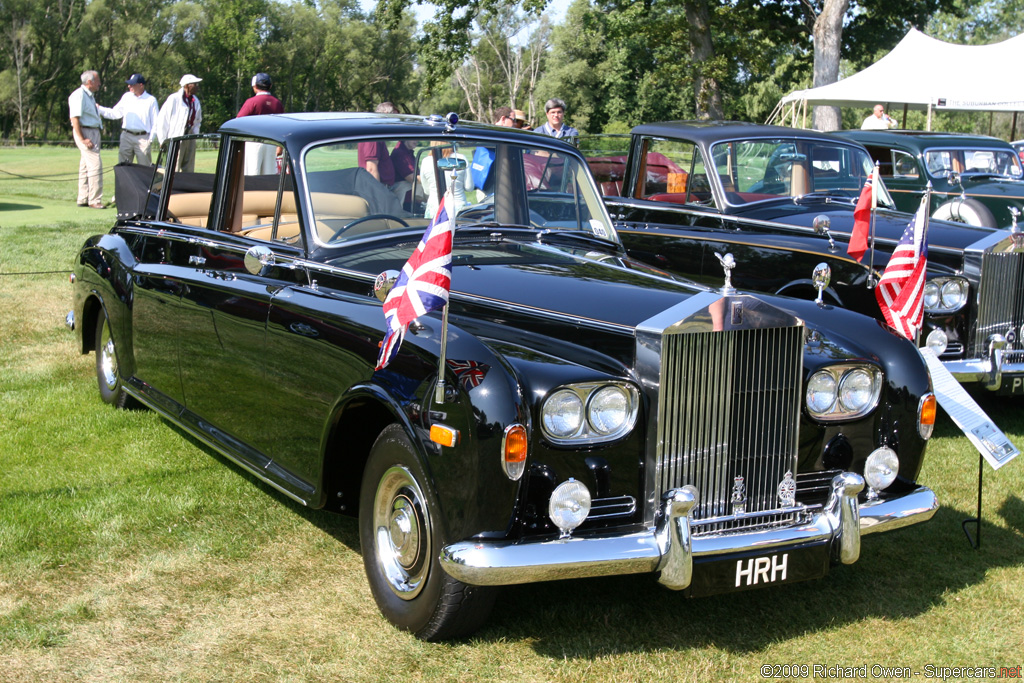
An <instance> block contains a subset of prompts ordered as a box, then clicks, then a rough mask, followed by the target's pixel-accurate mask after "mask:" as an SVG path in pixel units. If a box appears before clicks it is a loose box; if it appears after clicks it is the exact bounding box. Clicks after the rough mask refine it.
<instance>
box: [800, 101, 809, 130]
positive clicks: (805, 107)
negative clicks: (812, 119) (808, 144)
mask: <svg viewBox="0 0 1024 683" xmlns="http://www.w3.org/2000/svg"><path fill="white" fill-rule="evenodd" d="M800 127H801V128H807V100H804V118H803V121H802V122H801V123H800Z"/></svg>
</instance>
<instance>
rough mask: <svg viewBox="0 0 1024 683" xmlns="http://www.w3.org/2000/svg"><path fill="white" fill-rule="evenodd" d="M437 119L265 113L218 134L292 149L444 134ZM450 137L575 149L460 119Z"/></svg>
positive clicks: (238, 121) (230, 125)
mask: <svg viewBox="0 0 1024 683" xmlns="http://www.w3.org/2000/svg"><path fill="white" fill-rule="evenodd" d="M444 131H445V123H444V121H443V119H441V118H432V117H426V116H408V115H396V114H369V113H364V112H302V113H295V114H267V115H263V116H243V117H241V118H236V119H231V120H229V121H226V122H225V123H224V124H223V125H222V126H221V127H220V129H219V131H218V132H220V133H227V134H232V135H251V136H254V137H262V138H269V139H271V140H276V141H280V142H286V143H287V144H288V146H289V148H291V149H292V150H296V149H301V148H302V147H305V146H306V145H308V144H310V143H314V142H318V141H320V140H332V139H337V138H346V137H379V138H391V139H395V138H401V137H416V136H421V137H425V136H431V135H437V134H440V133H444ZM447 135H451V136H452V137H454V138H459V137H465V136H469V137H475V138H484V139H494V140H506V141H508V140H516V141H517V142H518V141H521V142H522V144H527V145H531V146H535V147H536V146H545V147H551V148H554V149H559V150H571V151H573V152H575V149H576V148H575V147H573V146H572V145H569V144H568V143H565V142H563V141H561V140H556V139H555V138H553V137H550V136H547V135H542V134H540V133H534V132H532V131H523V130H518V129H516V128H504V127H501V126H493V125H490V124H486V123H479V122H477V121H462V120H460V121H459V122H458V123H457V124H456V126H455V129H454V131H453V132H450V133H447Z"/></svg>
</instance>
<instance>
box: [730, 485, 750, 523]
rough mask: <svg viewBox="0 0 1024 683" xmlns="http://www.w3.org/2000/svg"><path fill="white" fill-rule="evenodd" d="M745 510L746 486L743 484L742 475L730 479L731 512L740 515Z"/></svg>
mask: <svg viewBox="0 0 1024 683" xmlns="http://www.w3.org/2000/svg"><path fill="white" fill-rule="evenodd" d="M746 511H747V487H746V486H744V484H743V477H736V478H735V479H733V480H732V514H734V515H742V514H743V513H744V512H746Z"/></svg>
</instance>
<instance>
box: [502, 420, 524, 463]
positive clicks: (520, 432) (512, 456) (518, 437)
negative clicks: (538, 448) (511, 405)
mask: <svg viewBox="0 0 1024 683" xmlns="http://www.w3.org/2000/svg"><path fill="white" fill-rule="evenodd" d="M524 460H526V427H524V426H522V425H513V426H512V427H511V428H510V429H509V430H508V433H507V434H506V435H505V462H508V463H512V462H523V461H524Z"/></svg>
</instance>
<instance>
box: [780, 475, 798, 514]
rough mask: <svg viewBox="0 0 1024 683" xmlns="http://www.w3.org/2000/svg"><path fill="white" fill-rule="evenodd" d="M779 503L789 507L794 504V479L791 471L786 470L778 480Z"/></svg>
mask: <svg viewBox="0 0 1024 683" xmlns="http://www.w3.org/2000/svg"><path fill="white" fill-rule="evenodd" d="M778 492H779V503H781V504H782V507H786V508H791V507H793V506H794V505H796V479H794V478H793V473H792V472H786V475H785V476H784V477H783V478H782V481H781V482H779V488H778Z"/></svg>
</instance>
